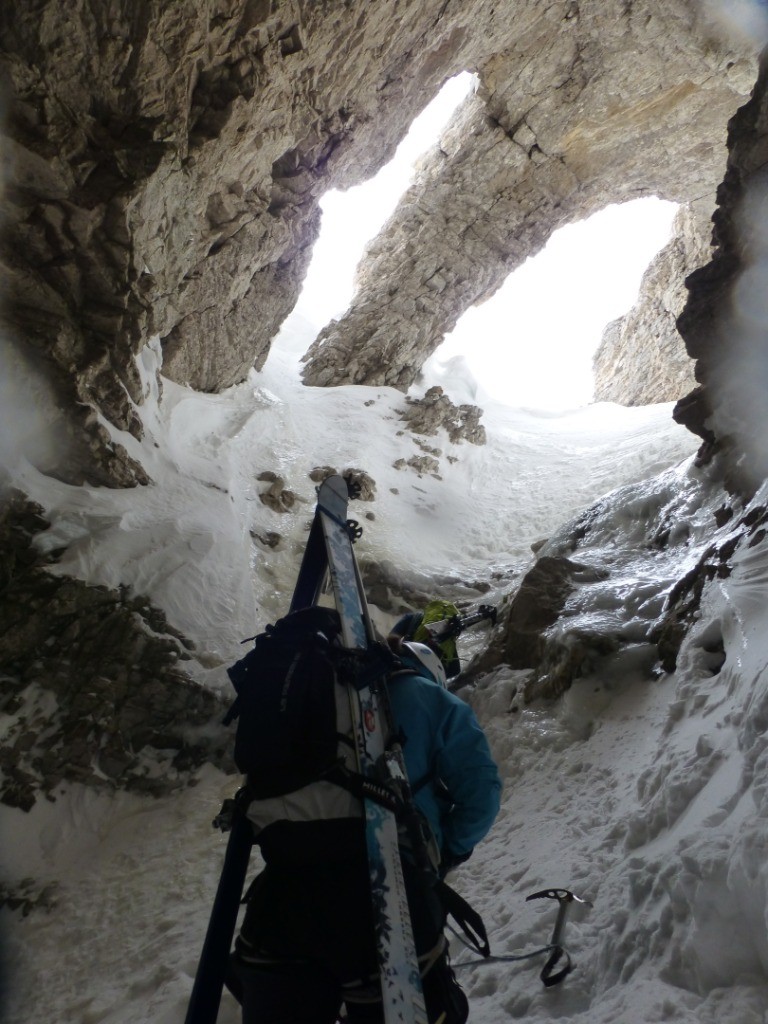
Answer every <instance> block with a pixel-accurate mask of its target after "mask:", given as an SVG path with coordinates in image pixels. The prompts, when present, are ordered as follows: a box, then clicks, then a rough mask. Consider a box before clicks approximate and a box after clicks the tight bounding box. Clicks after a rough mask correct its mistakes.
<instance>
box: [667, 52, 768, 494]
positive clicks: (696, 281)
mask: <svg viewBox="0 0 768 1024" xmlns="http://www.w3.org/2000/svg"><path fill="white" fill-rule="evenodd" d="M766 140H768V59H766V57H765V55H764V56H763V59H762V61H761V69H760V74H759V76H758V80H757V83H756V85H755V88H754V90H753V95H752V98H751V99H750V101H749V102H748V103H747V104H745V105H744V106H743V107H742V108H741V109H740V110H739V111H738V112H737V113H736V114H735V115H734V117H733V118H732V120H731V121H730V123H729V126H728V168H727V171H726V175H725V178H724V180H723V182H722V184H721V185H720V187H719V189H718V192H717V202H718V206H717V210H716V211H715V215H714V218H713V222H714V233H713V241H714V243H715V246H716V248H715V252H714V256H713V258H712V261H711V262H710V263H708V264H707V265H706V266H704V267H702V268H701V269H700V270H697V271H696V272H695V273H693V274H692V275H691V277H690V278H689V279H688V282H687V285H688V290H689V296H688V301H687V303H686V306H685V309H684V310H683V312H682V313H681V315H680V317H679V319H678V329H679V331H680V333H681V335H682V336H683V339H684V340H685V345H686V348H687V350H688V353H689V355H690V356H691V357H693V358H694V359H695V360H696V379H697V380H698V381H699V382H700V385H701V386H700V387H698V388H696V389H695V390H694V391H692V392H691V393H690V394H688V395H686V396H685V398H683V399H681V401H680V402H678V404H677V406H676V407H675V413H674V416H675V419H676V420H677V421H678V422H680V423H683V424H685V426H687V427H688V428H689V429H690V430H692V431H693V432H694V433H696V434H699V435H700V436H701V437H702V438H704V441H705V446H704V449H703V452H702V455H704V454H705V453H706V452H710V453H711V451H713V450H714V449H715V448H716V447H718V446H721V445H722V444H723V443H725V444H726V446H727V447H728V448H729V449H730V450H731V452H732V462H733V464H734V467H736V465H737V463H740V467H739V468H740V474H741V479H740V480H737V479H736V477H737V473H736V472H734V474H733V478H732V485H733V486H735V487H740V488H742V489H744V490H745V491H747V492H748V491H750V490H753V489H754V487H755V486H756V483H757V482H759V481H760V480H761V479H762V478H764V477H765V475H766V474H767V473H768V457H767V456H766V447H765V441H764V439H765V434H766V426H768V424H766V418H765V410H766V408H768V396H767V395H766V383H765V382H766V379H768V378H766V373H765V332H766V325H767V324H768V310H767V309H766V304H765V296H766V294H768V275H766V266H768V235H766V230H765V225H766V222H767V221H768V206H767V203H768V179H767V178H766V171H765V166H766V154H767V153H768V142H767V141H766Z"/></svg>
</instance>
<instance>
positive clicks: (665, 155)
mask: <svg viewBox="0 0 768 1024" xmlns="http://www.w3.org/2000/svg"><path fill="white" fill-rule="evenodd" d="M703 10H704V9H703V7H702V5H686V4H679V3H672V4H669V3H664V4H657V3H647V2H645V3H633V4H631V5H621V6H619V5H613V4H609V5H606V4H603V3H591V2H587V3H584V2H582V3H579V4H578V5H577V4H575V3H574V4H562V5H558V4H554V5H549V6H546V7H542V5H539V4H534V5H518V7H517V10H516V17H515V33H514V38H513V39H512V40H510V42H509V44H508V46H507V47H506V48H502V47H499V48H498V49H497V52H496V53H495V54H493V55H492V56H489V58H488V60H487V61H485V62H483V63H481V64H479V65H478V66H477V73H478V76H479V81H480V85H479V88H478V92H477V95H476V96H474V97H472V98H470V99H469V100H468V101H467V102H466V104H465V105H464V108H463V111H462V112H461V114H460V115H459V116H458V118H457V119H456V120H455V121H454V122H453V123H452V125H451V126H450V127H449V128H448V130H447V131H446V132H445V133H444V135H443V137H442V139H441V140H440V144H439V146H438V147H437V148H436V149H435V150H433V151H432V152H431V153H430V154H429V155H428V156H427V157H426V158H425V159H424V160H423V162H422V164H421V167H420V169H419V171H418V173H417V175H416V179H415V181H414V183H413V185H412V186H411V188H410V189H409V191H408V192H407V193H406V195H405V197H404V199H403V201H402V202H401V204H400V206H399V207H398V209H397V210H396V211H395V213H394V214H393V216H392V217H391V218H390V220H389V222H388V223H387V224H386V225H385V227H384V229H383V230H382V233H381V234H380V235H379V237H378V238H376V239H375V240H374V241H373V242H372V243H371V244H370V245H369V247H368V250H367V253H366V255H365V258H364V261H363V262H362V264H361V266H360V267H359V268H358V290H357V294H356V296H355V298H354V299H353V302H352V305H351V307H350V309H349V311H348V312H347V313H346V315H345V316H344V317H343V319H342V320H340V321H338V322H332V323H331V324H330V325H329V326H328V327H327V328H325V330H324V331H323V332H322V333H321V335H320V336H319V338H318V339H317V341H316V343H315V345H314V346H313V348H312V349H311V350H310V353H309V361H308V363H307V366H306V369H305V374H304V379H305V381H306V382H307V383H311V384H331V383H333V384H338V383H342V382H352V383H353V382H357V383H363V382H364V383H367V384H382V383H385V384H390V385H393V386H395V387H399V388H407V387H408V386H409V385H410V384H412V383H413V381H414V379H415V377H416V375H417V373H418V369H419V367H420V366H421V364H422V363H423V361H424V359H425V357H426V356H427V355H428V354H429V353H431V352H432V351H434V349H435V348H436V347H437V345H439V343H440V342H441V341H442V338H443V336H444V334H445V333H446V332H448V331H450V330H451V329H452V328H453V327H454V326H455V324H456V321H457V319H458V317H459V315H460V314H461V313H462V312H463V311H464V310H465V309H466V308H467V307H468V306H469V305H470V304H473V303H478V302H481V301H483V300H484V299H486V298H488V297H489V296H490V295H491V294H493V292H494V291H495V290H496V289H497V288H498V287H499V286H500V284H501V283H502V282H503V281H504V279H505V278H506V277H507V275H508V274H509V273H510V272H511V271H512V270H514V269H515V268H516V267H518V266H519V265H520V264H521V263H522V262H523V261H524V260H525V259H526V258H527V257H528V256H530V255H532V254H533V253H535V252H536V251H538V250H539V249H540V248H541V247H542V246H543V245H544V243H545V242H546V240H547V238H548V237H549V235H550V234H551V233H552V231H553V230H555V229H556V228H557V227H560V226H561V225H563V224H565V223H568V222H569V221H572V220H575V219H578V218H582V217H585V216H587V215H588V214H590V213H592V212H594V211H595V210H596V209H598V208H600V207H602V206H604V205H606V204H607V203H612V202H621V201H623V200H625V199H629V198H635V197H637V196H641V195H651V194H657V195H660V196H662V197H664V198H667V199H672V200H676V201H678V202H688V201H691V200H693V199H694V198H697V197H701V196H705V195H707V194H711V193H713V192H714V189H715V186H716V184H717V183H718V181H719V180H720V178H721V176H722V172H723V167H724V160H725V151H724V149H723V147H722V142H721V140H722V134H723V129H724V126H725V123H726V121H727V118H728V116H729V114H730V113H731V112H732V111H733V110H734V109H735V108H736V106H737V105H738V103H739V102H740V97H743V96H744V95H745V94H746V91H747V89H748V88H749V86H750V85H751V75H752V71H751V62H750V61H743V60H741V59H739V58H738V57H737V55H736V54H735V53H734V52H729V51H728V49H727V47H724V46H723V45H722V43H718V41H717V40H716V39H715V37H714V35H713V34H712V32H710V31H709V29H708V27H707V24H706V23H705V21H704V16H703Z"/></svg>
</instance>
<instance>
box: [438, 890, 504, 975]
mask: <svg viewBox="0 0 768 1024" xmlns="http://www.w3.org/2000/svg"><path fill="white" fill-rule="evenodd" d="M435 893H436V895H437V897H438V899H439V900H440V903H441V904H442V907H443V910H444V911H445V913H446V914H447V915H448V916H450V917H452V918H453V919H454V921H455V922H456V924H457V925H458V926H459V927H460V928H461V930H462V932H464V935H465V936H466V938H467V941H468V943H469V944H470V945H471V947H472V948H473V949H476V950H477V952H478V953H479V954H480V955H481V956H484V957H486V956H490V955H491V945H490V942H489V941H488V933H487V932H486V930H485V925H484V924H483V919H482V917H480V915H479V914H478V912H477V911H476V910H473V909H472V907H470V905H469V904H468V903H467V901H466V900H465V899H464V897H463V896H460V895H459V894H458V893H457V892H456V890H455V889H452V888H451V887H450V885H447V884H446V883H445V882H443V881H442V880H439V879H438V880H437V881H436V882H435Z"/></svg>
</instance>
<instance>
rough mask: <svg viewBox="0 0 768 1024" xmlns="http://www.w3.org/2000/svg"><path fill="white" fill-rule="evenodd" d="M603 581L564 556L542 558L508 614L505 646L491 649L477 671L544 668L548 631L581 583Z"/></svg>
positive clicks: (479, 660)
mask: <svg viewBox="0 0 768 1024" xmlns="http://www.w3.org/2000/svg"><path fill="white" fill-rule="evenodd" d="M599 578H601V574H600V572H599V571H597V570H594V569H593V568H592V567H591V566H588V565H584V564H582V563H580V562H575V561H572V560H571V559H569V558H565V557H563V556H561V555H557V556H552V555H542V556H541V558H539V559H538V560H537V561H536V562H535V563H534V565H533V566H532V567H531V569H529V570H528V572H527V573H526V574H525V576H524V577H523V579H522V580H521V582H520V586H519V588H518V590H517V592H516V594H515V596H514V597H513V599H512V601H511V603H510V605H509V607H508V608H507V610H506V613H505V615H504V632H503V637H502V639H501V643H498V644H495V645H494V646H493V647H491V648H489V649H488V651H486V653H485V654H484V655H483V656H482V657H481V658H479V659H478V662H477V663H476V665H474V666H473V668H474V669H475V670H476V671H478V672H488V671H490V670H491V669H492V668H495V667H496V666H497V665H500V664H502V663H503V664H505V665H507V666H509V667H510V668H514V669H527V668H530V669H533V668H535V669H537V670H539V669H541V666H542V659H543V656H544V652H545V649H546V647H547V636H546V631H547V629H548V627H550V626H552V625H553V624H554V623H555V622H556V621H557V619H558V617H559V616H560V615H561V613H562V611H563V608H564V607H565V602H566V600H567V598H568V595H569V594H570V593H571V591H572V590H573V588H574V586H575V585H576V584H577V583H578V582H584V581H585V580H587V581H589V580H592V579H599Z"/></svg>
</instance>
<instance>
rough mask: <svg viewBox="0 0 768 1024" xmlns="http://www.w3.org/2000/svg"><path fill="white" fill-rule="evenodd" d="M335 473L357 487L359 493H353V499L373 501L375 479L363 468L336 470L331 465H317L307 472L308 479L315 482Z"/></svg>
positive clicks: (374, 496)
mask: <svg viewBox="0 0 768 1024" xmlns="http://www.w3.org/2000/svg"><path fill="white" fill-rule="evenodd" d="M336 475H338V476H343V477H344V479H345V480H346V481H347V482H348V483H350V484H351V485H352V487H353V488H356V489H357V491H358V492H359V493H357V494H356V495H355V499H354V500H355V501H375V499H376V481H375V480H374V479H373V477H372V476H371V475H370V474H369V473H366V472H365V470H364V469H353V468H351V467H350V468H347V469H341V470H337V469H335V468H334V467H333V466H317V467H316V468H315V469H313V470H312V472H311V473H310V474H309V479H310V480H313V481H314V482H315V483H316V484H321V483H322V482H323V480H327V479H328V477H329V476H336Z"/></svg>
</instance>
